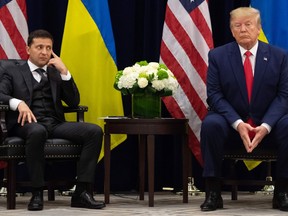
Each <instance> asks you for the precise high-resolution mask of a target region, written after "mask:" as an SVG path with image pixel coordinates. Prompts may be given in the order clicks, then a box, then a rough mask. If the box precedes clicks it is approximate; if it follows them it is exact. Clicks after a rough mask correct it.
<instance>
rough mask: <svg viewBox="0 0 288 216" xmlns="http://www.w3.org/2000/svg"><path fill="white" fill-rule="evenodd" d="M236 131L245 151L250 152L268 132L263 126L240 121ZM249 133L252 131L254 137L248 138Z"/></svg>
mask: <svg viewBox="0 0 288 216" xmlns="http://www.w3.org/2000/svg"><path fill="white" fill-rule="evenodd" d="M237 131H238V133H239V135H240V137H241V139H242V141H243V144H244V146H245V149H246V151H247V153H251V152H252V151H253V150H254V149H255V148H256V147H257V146H258V145H259V143H260V142H261V141H262V140H263V138H264V137H265V136H266V135H267V134H268V131H267V129H266V128H265V127H264V126H261V125H260V126H257V127H252V126H251V125H250V124H248V123H245V122H241V123H240V124H239V125H238V127H237ZM249 133H254V134H255V135H254V137H253V138H250V136H249Z"/></svg>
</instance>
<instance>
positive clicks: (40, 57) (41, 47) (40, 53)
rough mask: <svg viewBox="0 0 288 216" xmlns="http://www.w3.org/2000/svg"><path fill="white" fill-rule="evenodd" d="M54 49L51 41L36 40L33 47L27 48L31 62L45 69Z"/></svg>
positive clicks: (44, 39) (45, 39)
mask: <svg viewBox="0 0 288 216" xmlns="http://www.w3.org/2000/svg"><path fill="white" fill-rule="evenodd" d="M52 47H53V44H52V40H51V39H49V38H34V39H33V41H32V43H31V45H30V46H27V47H26V51H27V53H28V55H29V60H30V61H31V62H32V63H33V64H35V65H37V66H38V67H43V66H44V65H46V64H47V63H48V61H49V60H50V58H51V53H52Z"/></svg>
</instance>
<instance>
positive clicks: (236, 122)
mask: <svg viewBox="0 0 288 216" xmlns="http://www.w3.org/2000/svg"><path fill="white" fill-rule="evenodd" d="M241 122H243V121H242V120H241V119H238V120H237V121H235V122H234V123H233V124H232V127H233V128H234V129H235V130H237V127H238V125H239V124H240V123H241ZM261 126H263V127H265V128H266V129H267V131H268V134H269V133H270V131H271V130H272V128H271V126H270V125H268V124H267V123H262V124H261Z"/></svg>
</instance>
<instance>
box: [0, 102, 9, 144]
mask: <svg viewBox="0 0 288 216" xmlns="http://www.w3.org/2000/svg"><path fill="white" fill-rule="evenodd" d="M8 110H9V106H8V105H6V104H1V103H0V127H1V128H0V139H1V143H2V141H3V140H4V139H5V138H6V137H7V127H6V117H5V116H6V112H7V111H8Z"/></svg>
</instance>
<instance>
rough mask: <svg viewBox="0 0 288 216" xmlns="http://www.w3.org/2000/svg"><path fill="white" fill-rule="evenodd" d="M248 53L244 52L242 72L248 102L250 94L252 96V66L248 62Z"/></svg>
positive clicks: (249, 53)
mask: <svg viewBox="0 0 288 216" xmlns="http://www.w3.org/2000/svg"><path fill="white" fill-rule="evenodd" d="M251 55H252V54H251V52H250V51H246V52H245V56H246V58H245V60H244V72H245V78H246V86H247V92H248V100H249V102H250V100H251V94H252V86H253V71H252V65H251V62H250V59H249V57H250V56H251Z"/></svg>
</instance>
